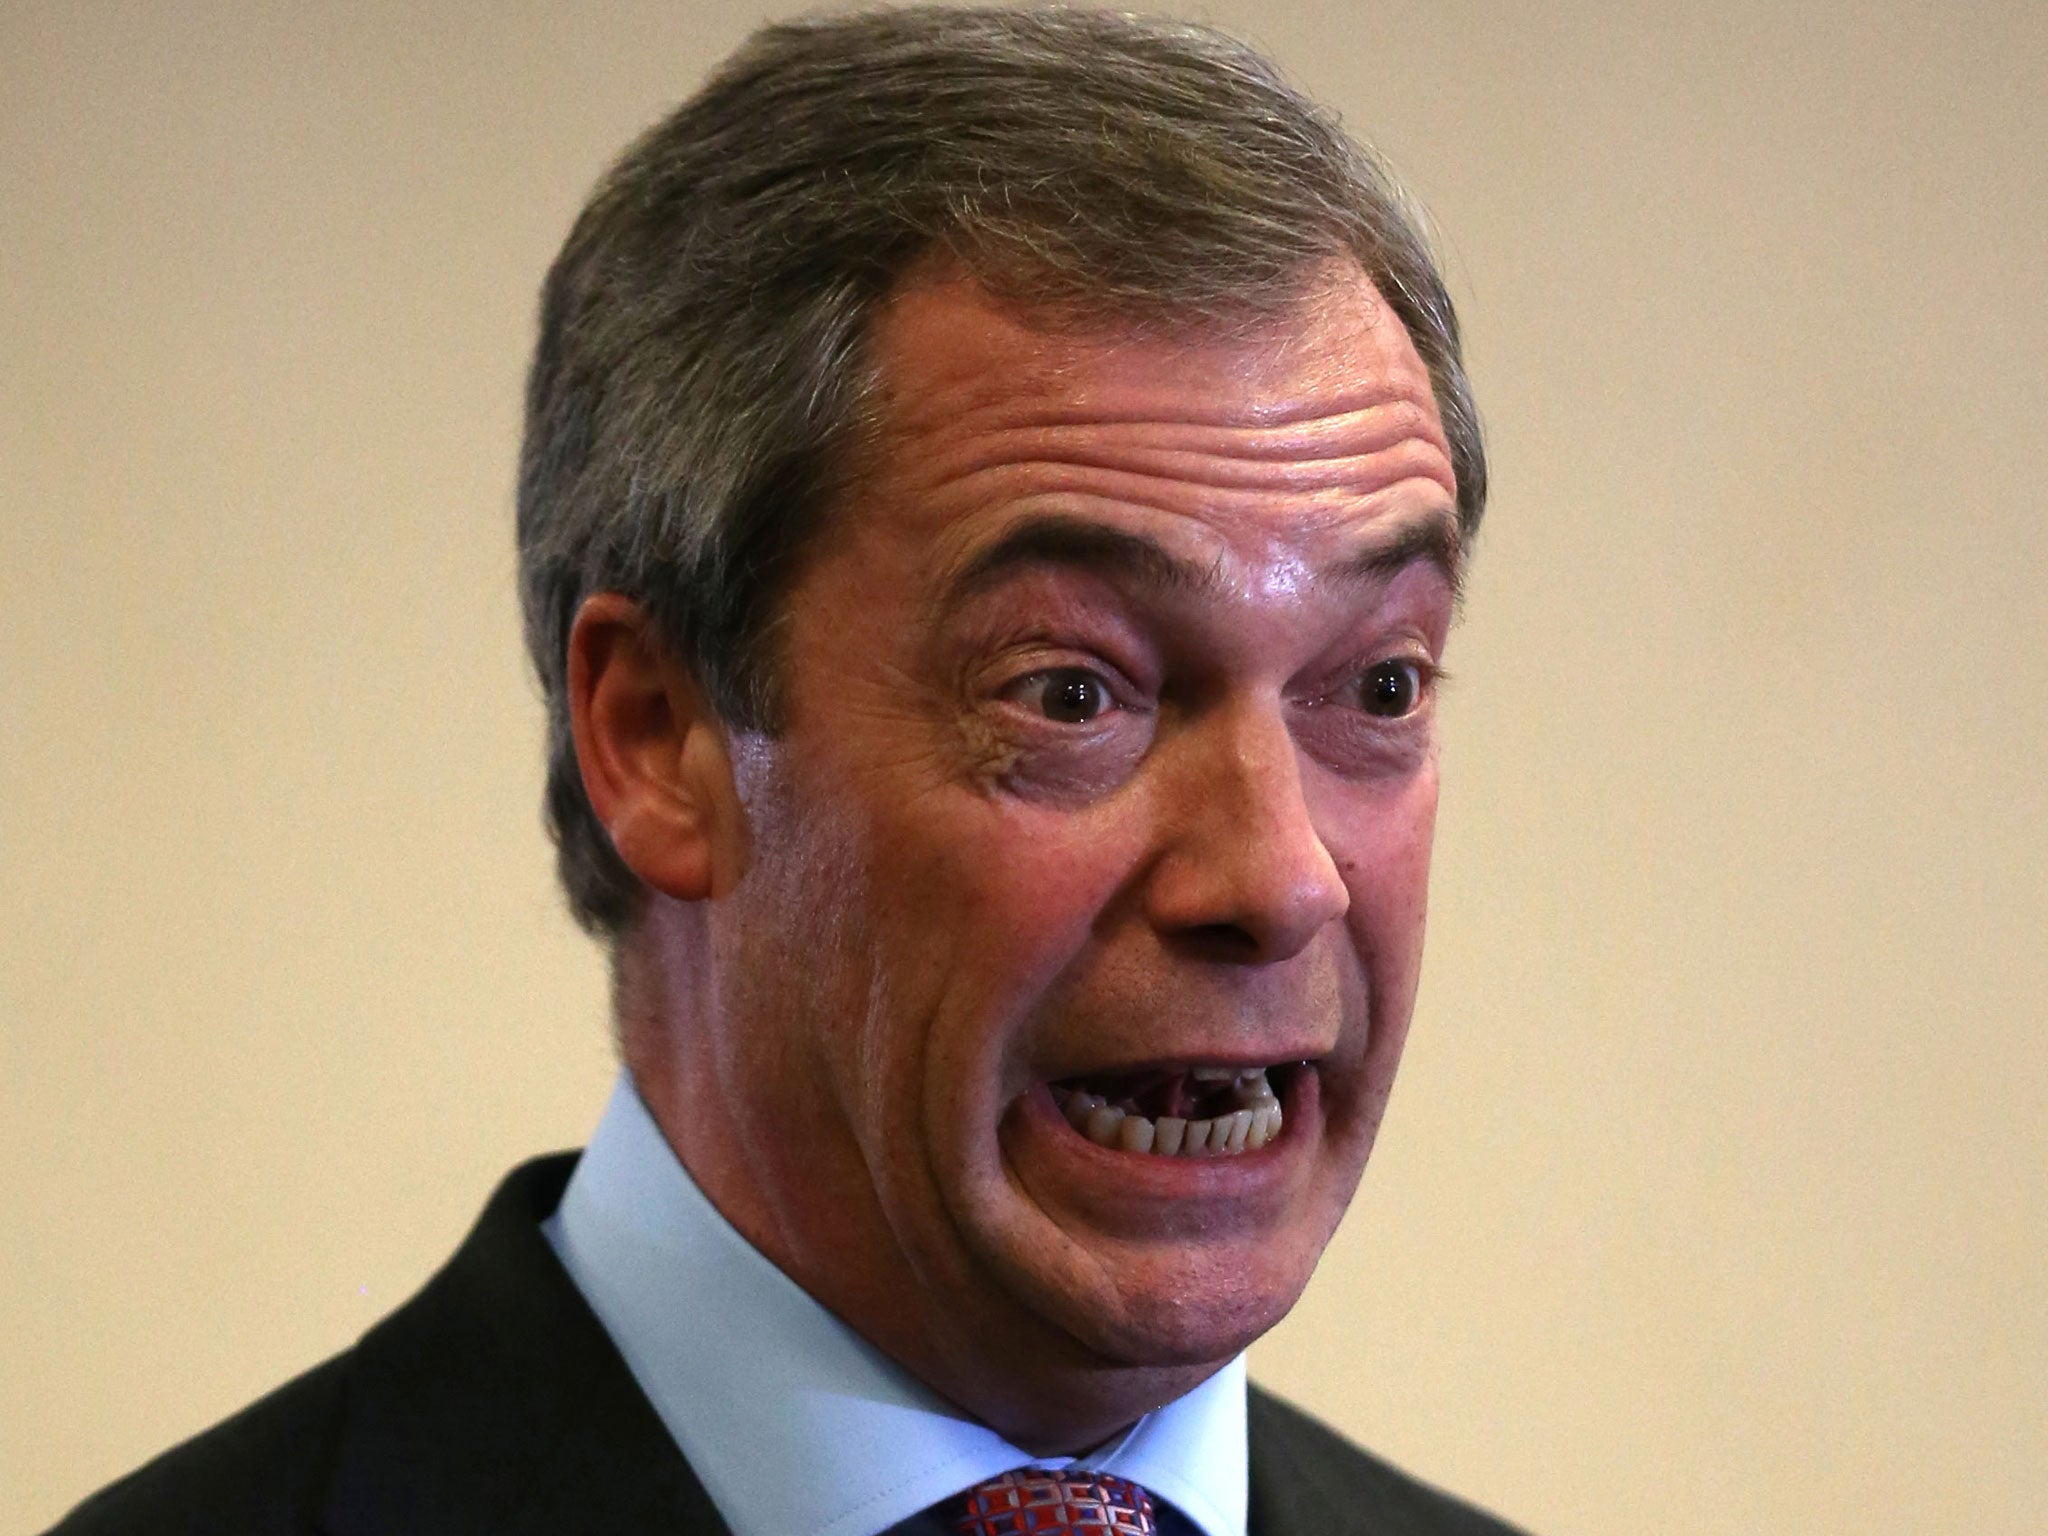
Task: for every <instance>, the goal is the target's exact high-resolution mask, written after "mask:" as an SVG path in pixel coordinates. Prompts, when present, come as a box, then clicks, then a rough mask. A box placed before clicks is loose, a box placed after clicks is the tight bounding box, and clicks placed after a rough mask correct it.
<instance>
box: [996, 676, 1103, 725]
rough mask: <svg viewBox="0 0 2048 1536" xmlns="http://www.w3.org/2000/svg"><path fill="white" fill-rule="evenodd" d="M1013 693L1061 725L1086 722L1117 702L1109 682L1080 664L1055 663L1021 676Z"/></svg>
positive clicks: (1021, 701) (1024, 704) (1015, 698)
mask: <svg viewBox="0 0 2048 1536" xmlns="http://www.w3.org/2000/svg"><path fill="white" fill-rule="evenodd" d="M1010 697H1011V698H1013V699H1014V700H1016V701H1017V702H1018V703H1019V704H1022V705H1023V706H1024V707H1025V708H1027V709H1033V710H1036V711H1037V712H1038V713H1039V714H1041V715H1043V716H1045V718H1046V719H1048V720H1052V721H1056V722H1057V723H1059V724H1061V725H1086V724H1087V723H1088V722H1089V721H1091V720H1093V719H1094V718H1095V717H1096V716H1097V715H1100V714H1102V713H1104V712H1105V711H1106V710H1108V709H1109V708H1110V706H1111V705H1112V704H1113V703H1114V702H1115V701H1114V700H1113V699H1112V698H1111V697H1110V692H1109V685H1108V684H1107V683H1105V682H1104V681H1103V680H1102V679H1101V678H1099V677H1097V676H1096V675H1095V674H1094V673H1093V672H1085V671H1083V670H1082V669H1081V668H1079V667H1054V668H1053V669H1051V670H1050V671H1046V672H1034V673H1032V674H1031V675H1030V676H1029V677H1026V678H1022V679H1020V680H1019V681H1018V682H1017V683H1016V685H1015V686H1014V687H1013V688H1012V689H1011V691H1010Z"/></svg>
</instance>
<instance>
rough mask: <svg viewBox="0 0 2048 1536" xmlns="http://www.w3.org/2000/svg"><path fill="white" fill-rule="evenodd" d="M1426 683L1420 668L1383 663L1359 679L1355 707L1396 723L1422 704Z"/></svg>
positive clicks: (1411, 665) (1410, 665)
mask: <svg viewBox="0 0 2048 1536" xmlns="http://www.w3.org/2000/svg"><path fill="white" fill-rule="evenodd" d="M1427 681H1428V679H1427V677H1426V675H1425V674H1424V672H1423V670H1422V667H1421V666H1420V665H1419V664H1418V663H1416V662H1412V661H1383V662H1380V663H1379V664H1378V665H1377V666H1375V667H1373V668H1372V669H1371V670H1370V671H1368V672H1367V673H1366V674H1365V676H1364V677H1363V678H1361V679H1359V685H1358V693H1359V704H1360V706H1361V707H1362V708H1363V709H1364V710H1365V712H1366V713H1367V714H1369V715H1378V716H1380V717H1382V718H1383V719H1388V720H1397V719H1399V718H1400V717H1401V716H1403V715H1412V714H1413V713H1415V711H1416V709H1417V708H1418V707H1419V706H1420V705H1421V703H1422V690H1423V687H1424V685H1425V684H1426V682H1427Z"/></svg>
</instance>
